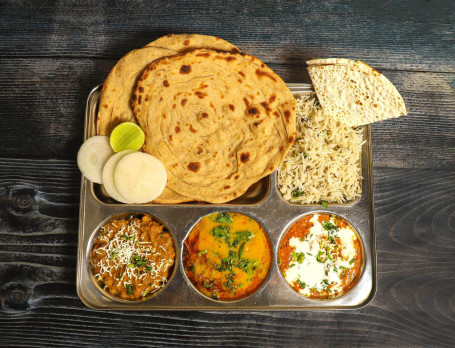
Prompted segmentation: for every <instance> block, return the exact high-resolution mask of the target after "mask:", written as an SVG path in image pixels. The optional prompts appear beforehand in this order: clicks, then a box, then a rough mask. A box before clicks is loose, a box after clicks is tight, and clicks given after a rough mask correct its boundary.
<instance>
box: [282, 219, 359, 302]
mask: <svg viewBox="0 0 455 348" xmlns="http://www.w3.org/2000/svg"><path fill="white" fill-rule="evenodd" d="M278 263H279V265H280V270H281V273H282V275H283V277H284V279H285V280H286V282H287V283H288V284H289V285H290V286H291V287H292V288H293V289H294V290H295V291H297V292H298V293H299V294H301V295H303V296H306V297H309V298H313V299H329V298H335V297H339V296H341V295H342V294H344V293H346V292H347V291H348V290H349V289H351V288H352V287H353V286H354V285H355V284H356V282H357V280H358V278H359V276H360V274H361V268H362V265H363V259H362V247H361V241H360V238H359V237H358V235H357V233H356V232H355V231H354V230H353V228H352V227H351V226H350V225H349V224H348V223H347V222H346V220H344V219H342V218H341V217H339V216H336V215H333V214H327V213H318V214H310V215H307V216H305V217H303V218H302V219H300V220H298V221H297V222H296V223H294V224H293V225H292V227H291V228H290V229H289V230H288V232H287V233H286V234H285V235H284V237H283V238H282V240H281V243H280V248H279V251H278Z"/></svg>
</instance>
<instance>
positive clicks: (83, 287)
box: [77, 83, 376, 311]
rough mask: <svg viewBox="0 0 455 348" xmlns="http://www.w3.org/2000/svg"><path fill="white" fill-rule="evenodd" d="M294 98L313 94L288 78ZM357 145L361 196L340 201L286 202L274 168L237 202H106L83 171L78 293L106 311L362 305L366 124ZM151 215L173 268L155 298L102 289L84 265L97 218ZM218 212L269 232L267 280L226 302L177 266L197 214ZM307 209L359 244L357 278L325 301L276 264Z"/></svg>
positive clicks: (368, 207) (371, 284)
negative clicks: (333, 220) (332, 218)
mask: <svg viewBox="0 0 455 348" xmlns="http://www.w3.org/2000/svg"><path fill="white" fill-rule="evenodd" d="M288 86H289V88H290V89H291V91H292V93H293V94H294V95H295V96H300V95H304V94H308V93H311V92H312V86H311V85H309V84H302V83H293V84H288ZM101 87H102V86H101V85H99V86H97V87H96V88H94V89H93V90H92V91H91V93H90V94H89V96H88V99H87V109H86V115H85V134H84V139H87V138H89V137H91V136H93V135H95V119H96V113H97V108H98V103H99V99H100V94H101ZM363 136H364V140H365V143H364V145H363V147H362V155H361V167H362V176H363V180H362V194H361V196H360V198H359V199H357V200H356V201H353V202H348V203H347V204H343V205H337V204H334V205H329V206H328V207H327V208H326V209H325V208H323V207H322V206H321V205H316V204H315V205H296V204H290V203H287V202H285V201H284V200H283V199H282V198H281V195H280V193H279V191H278V189H277V183H276V181H277V180H276V171H275V172H273V173H272V174H271V175H269V176H268V177H266V178H263V179H262V180H261V181H260V182H258V183H257V184H255V185H253V187H252V188H250V189H249V190H248V192H247V193H246V194H245V195H244V196H242V197H239V198H238V199H236V200H235V201H232V202H229V203H224V204H208V203H183V204H176V205H163V204H144V205H140V204H135V205H128V204H119V203H115V202H114V201H111V200H110V199H109V197H108V196H107V195H105V194H104V193H103V191H102V188H101V186H100V185H97V184H92V183H91V182H90V181H88V180H87V179H86V178H84V177H82V184H81V202H80V214H79V241H78V260H77V293H78V295H79V297H80V298H81V300H82V301H83V302H84V304H85V305H87V306H88V307H90V308H94V309H104V310H109V309H110V310H223V311H228V310H254V311H258V310H315V309H316V310H321V309H355V308H360V307H363V306H365V305H367V304H368V303H369V302H370V301H371V300H372V299H373V297H374V294H375V291H376V250H375V235H374V201H373V173H372V158H371V133H370V126H366V127H364V133H363ZM137 211H139V212H144V213H148V214H151V215H153V216H155V217H157V218H158V219H160V220H161V221H162V222H164V223H165V225H166V226H167V227H168V228H169V230H170V231H171V232H172V233H173V235H174V237H175V240H176V251H177V252H176V265H175V267H176V270H175V272H174V274H173V277H172V278H171V279H170V281H169V282H168V284H167V286H166V287H165V288H164V289H162V291H160V292H159V293H157V296H153V297H151V298H150V299H147V300H145V301H130V302H119V301H115V300H113V299H111V298H109V297H107V296H106V295H104V294H103V293H102V292H101V291H100V290H99V289H98V288H97V286H96V285H95V283H94V282H93V281H92V276H91V274H90V272H91V271H90V269H89V264H88V254H89V252H90V251H89V250H88V248H89V244H90V241H91V238H92V235H93V234H94V232H95V231H96V230H97V229H98V228H99V226H100V224H101V223H102V222H103V221H104V220H105V219H107V218H109V217H110V216H112V215H114V214H119V213H125V212H137ZM219 211H233V212H239V213H243V214H245V215H248V216H250V217H252V218H253V219H255V220H256V221H258V222H259V223H260V224H261V225H262V226H263V227H264V229H265V230H266V231H267V233H268V235H269V237H270V241H271V243H272V249H273V253H274V256H273V261H272V266H271V271H270V273H269V278H268V279H267V280H266V281H265V283H264V285H263V286H262V287H261V288H260V289H259V290H257V291H256V292H255V293H254V294H253V295H251V296H249V297H247V298H245V299H243V300H240V301H232V302H221V301H213V300H210V299H207V298H205V297H203V296H202V295H200V294H199V293H198V292H197V291H196V290H195V289H194V288H193V287H192V285H190V283H189V282H188V280H187V279H186V276H185V274H184V273H185V272H184V270H183V267H182V262H181V259H182V258H181V256H182V255H181V253H182V244H183V240H184V239H185V237H186V235H187V233H188V232H189V231H190V230H191V228H192V227H193V225H194V224H196V222H197V221H198V220H199V219H200V218H201V217H203V216H205V215H207V214H210V213H213V212H219ZM311 212H328V213H334V214H338V215H340V216H341V217H343V218H344V219H346V220H347V221H349V222H350V223H351V225H352V226H353V227H354V228H355V229H356V230H357V232H358V233H359V235H360V237H361V240H362V242H363V247H364V260H365V261H364V268H363V272H362V275H361V277H360V279H359V280H358V282H357V284H356V285H355V286H354V287H353V288H352V289H351V290H350V291H349V292H347V293H346V294H345V295H343V296H341V297H339V298H335V299H331V300H313V299H308V298H305V297H303V296H301V295H299V294H298V293H297V292H295V291H294V290H293V289H291V287H290V286H289V285H288V284H287V283H286V282H285V281H284V279H283V277H282V275H281V273H280V270H279V266H278V262H277V253H278V243H279V241H280V238H281V236H282V234H283V233H284V232H285V231H286V230H287V229H288V228H289V226H290V225H292V223H293V222H295V221H297V220H298V219H299V217H301V216H302V215H304V214H307V213H311Z"/></svg>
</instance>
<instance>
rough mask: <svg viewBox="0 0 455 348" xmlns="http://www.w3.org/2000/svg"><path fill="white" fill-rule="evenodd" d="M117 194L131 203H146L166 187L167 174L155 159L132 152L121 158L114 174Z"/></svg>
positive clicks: (144, 154)
mask: <svg viewBox="0 0 455 348" xmlns="http://www.w3.org/2000/svg"><path fill="white" fill-rule="evenodd" d="M114 182H115V187H116V188H117V191H118V193H120V195H122V196H123V197H125V198H126V199H127V200H129V201H131V202H133V203H147V202H150V201H153V200H154V199H155V198H157V197H158V196H159V195H160V194H161V193H162V192H163V190H164V188H165V187H166V182H167V173H166V169H165V168H164V165H163V163H161V161H160V160H159V159H157V158H156V157H154V156H152V155H149V154H146V153H143V152H134V153H131V154H129V155H126V156H125V157H123V158H122V159H121V160H120V161H119V162H118V164H117V167H116V169H115V173H114Z"/></svg>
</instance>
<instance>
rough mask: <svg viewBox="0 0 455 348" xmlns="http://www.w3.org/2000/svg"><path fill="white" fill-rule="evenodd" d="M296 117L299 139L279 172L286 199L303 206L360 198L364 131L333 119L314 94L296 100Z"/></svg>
mask: <svg viewBox="0 0 455 348" xmlns="http://www.w3.org/2000/svg"><path fill="white" fill-rule="evenodd" d="M296 116H297V117H296V118H297V134H296V139H295V141H294V144H293V145H292V147H291V149H290V150H289V152H288V154H287V156H286V158H285V159H284V161H283V163H282V164H281V166H280V167H279V170H278V187H279V190H280V192H281V194H282V195H283V198H284V199H286V200H287V201H290V202H295V203H301V204H311V203H320V202H328V203H343V202H347V201H351V200H354V199H356V198H358V197H359V196H360V194H361V191H362V189H361V179H362V177H361V166H360V154H361V152H362V144H363V137H362V133H363V129H362V128H350V127H348V126H346V125H344V124H343V123H340V122H339V121H337V120H335V119H332V118H330V117H329V116H328V115H327V114H325V113H324V111H323V109H322V108H321V106H320V105H319V103H318V100H317V97H316V94H315V93H312V94H310V95H308V96H304V97H300V98H298V99H297V115H296Z"/></svg>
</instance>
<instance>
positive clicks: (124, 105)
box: [96, 34, 239, 136]
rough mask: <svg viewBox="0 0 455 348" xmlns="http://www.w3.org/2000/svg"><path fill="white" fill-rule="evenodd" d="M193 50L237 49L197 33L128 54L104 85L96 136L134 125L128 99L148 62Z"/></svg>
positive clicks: (169, 37) (169, 38)
mask: <svg viewBox="0 0 455 348" xmlns="http://www.w3.org/2000/svg"><path fill="white" fill-rule="evenodd" d="M199 44H200V46H196V45H199ZM195 47H210V48H215V49H220V50H233V51H236V52H239V50H238V48H237V47H235V46H234V45H233V44H231V43H229V42H227V41H225V40H222V39H220V38H218V37H215V36H208V35H198V34H177V35H173V34H170V35H166V36H163V37H161V38H159V39H157V40H155V41H153V42H151V43H149V44H148V45H147V46H146V47H144V48H140V49H137V50H134V51H131V52H130V53H128V54H127V55H125V56H124V57H123V58H121V59H120V60H119V62H118V63H117V64H116V65H115V66H114V68H113V69H112V70H111V72H110V74H109V76H108V77H107V79H106V81H105V82H104V85H103V89H102V91H101V98H100V106H99V111H98V115H97V119H96V130H97V135H107V136H109V135H110V134H111V132H112V130H113V129H114V128H115V127H116V126H117V125H119V124H120V123H123V122H135V119H134V114H133V111H132V109H131V96H132V93H133V88H134V84H135V83H136V80H137V77H138V76H139V74H140V73H141V72H142V70H144V68H145V67H146V66H147V65H148V64H149V63H150V62H152V61H154V60H156V59H159V58H162V57H165V56H170V55H174V54H178V53H182V52H186V51H188V50H190V49H193V48H195Z"/></svg>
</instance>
